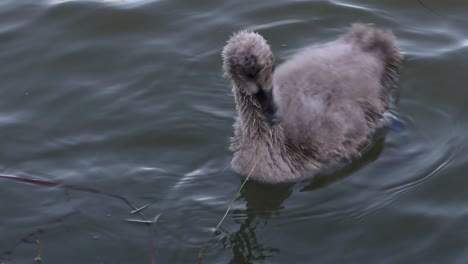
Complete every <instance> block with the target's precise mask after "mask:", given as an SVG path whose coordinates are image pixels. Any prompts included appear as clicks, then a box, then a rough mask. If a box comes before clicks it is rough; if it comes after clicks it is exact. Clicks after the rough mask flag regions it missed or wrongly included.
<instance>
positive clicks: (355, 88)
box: [273, 24, 400, 162]
mask: <svg viewBox="0 0 468 264" xmlns="http://www.w3.org/2000/svg"><path fill="white" fill-rule="evenodd" d="M399 63H400V56H399V53H398V50H397V49H396V47H395V45H394V37H393V35H391V34H388V33H385V32H383V31H380V30H376V29H373V28H370V27H367V26H364V25H361V24H358V25H354V26H353V29H352V30H351V32H350V33H348V34H347V35H345V36H343V37H341V38H340V39H338V40H337V41H334V42H330V43H327V44H324V45H321V46H314V47H310V48H307V49H304V50H302V51H300V52H299V53H297V54H296V55H294V56H293V57H292V58H291V59H290V60H288V61H286V62H285V63H284V64H282V65H281V66H279V67H278V69H277V71H276V72H275V77H274V91H273V93H274V98H275V101H276V104H277V106H278V112H279V114H280V116H281V119H282V121H281V125H282V126H283V128H284V130H285V133H286V136H287V137H288V138H289V139H290V140H291V141H292V142H295V143H297V144H300V145H301V146H303V147H304V148H306V149H310V150H312V151H314V152H316V154H317V155H318V156H320V157H321V158H322V159H323V161H324V162H326V161H327V160H328V161H330V162H332V161H335V160H337V159H341V158H343V157H345V158H350V157H351V156H353V155H354V154H356V152H357V151H358V150H359V149H360V148H362V147H363V146H364V145H366V144H367V143H368V139H369V136H370V135H371V133H372V132H373V130H374V129H375V127H376V126H377V123H378V121H379V119H380V117H381V116H382V114H383V113H384V111H385V110H386V109H387V107H388V104H389V100H390V99H389V93H390V90H391V88H392V87H393V85H394V81H395V80H396V73H397V71H398V66H399Z"/></svg>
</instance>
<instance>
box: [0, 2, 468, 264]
mask: <svg viewBox="0 0 468 264" xmlns="http://www.w3.org/2000/svg"><path fill="white" fill-rule="evenodd" d="M57 2H60V1H45V0H42V1H38V0H34V1H33V0H24V1H16V0H6V1H3V2H2V3H1V4H0V62H1V65H2V67H1V68H0V85H1V88H0V94H1V98H2V100H1V102H0V133H1V135H2V136H1V138H2V141H1V147H0V157H1V159H0V168H1V173H2V174H7V175H16V176H19V177H26V178H34V179H40V180H43V181H53V182H58V183H66V184H72V185H78V186H84V187H92V188H95V189H97V190H100V191H102V192H108V193H113V194H117V195H120V196H123V197H125V198H126V199H128V200H130V201H131V202H132V203H134V204H135V205H136V206H142V205H145V204H150V206H149V207H147V208H146V209H144V210H143V211H142V212H143V213H144V214H145V215H146V217H147V218H148V219H150V218H153V217H154V216H155V215H157V214H160V218H159V220H160V221H159V222H158V223H157V224H155V225H154V226H153V228H154V229H153V230H152V232H151V235H152V236H153V237H154V250H152V252H150V245H151V242H150V241H149V235H148V229H147V228H146V227H145V226H144V225H142V224H136V223H130V222H126V221H124V220H125V219H128V218H138V216H136V215H131V214H130V213H129V212H130V211H131V208H130V207H129V206H128V205H127V204H125V203H124V202H123V201H122V200H119V199H116V198H112V197H109V196H105V195H102V194H93V193H89V192H84V191H80V190H70V189H64V188H47V187H44V186H40V185H35V184H28V183H20V182H17V181H11V180H7V179H0V181H1V183H2V192H1V194H0V199H1V200H2V203H0V214H1V215H2V217H1V218H0V219H1V225H0V233H1V234H2V239H0V253H4V252H6V251H9V252H8V253H9V254H3V255H2V259H0V263H5V264H6V263H33V262H34V258H35V257H36V255H37V246H36V244H35V243H34V241H35V240H39V241H40V244H41V250H42V254H41V255H42V261H43V263H70V264H72V263H151V255H152V254H153V255H154V257H155V259H156V262H157V263H195V262H196V261H197V255H198V251H199V249H200V248H201V247H202V246H203V245H204V244H205V243H206V242H207V241H208V240H209V238H210V236H211V234H212V231H213V228H214V227H215V226H216V224H217V223H218V221H219V220H220V218H221V217H222V215H223V213H224V211H225V210H226V208H227V206H228V203H229V201H230V199H231V198H232V197H233V196H234V194H235V192H236V191H237V189H238V187H239V186H240V183H241V181H240V178H239V177H238V176H237V175H236V174H235V173H234V172H233V171H232V170H231V168H230V165H229V163H230V159H231V154H230V153H229V152H228V151H227V145H228V140H229V136H230V135H231V129H232V122H233V118H234V116H235V109H234V103H233V98H232V96H231V95H230V87H229V83H228V82H227V81H226V80H225V79H223V77H222V73H221V58H220V55H219V53H220V51H221V49H222V47H223V45H224V43H225V41H226V40H227V38H228V37H229V35H230V34H231V33H232V32H233V31H236V30H240V29H245V28H248V29H255V30H258V31H259V32H260V33H261V34H262V35H264V36H265V38H266V39H267V40H268V41H269V42H270V43H271V46H272V49H273V51H274V53H275V55H276V57H277V60H278V61H279V62H281V61H284V60H285V59H286V58H287V57H288V56H289V55H290V54H292V53H293V52H295V51H296V50H297V49H299V48H301V47H303V46H306V45H308V44H312V43H317V42H325V41H328V40H332V39H334V38H335V37H336V36H337V35H339V34H342V33H344V32H346V31H347V30H348V29H349V25H350V24H351V23H352V22H356V21H361V22H366V23H374V24H376V25H377V26H379V27H382V28H385V29H388V30H391V31H393V32H394V34H395V35H397V36H398V46H399V47H400V48H401V50H402V51H403V53H404V55H405V57H406V60H405V62H404V67H403V68H402V74H401V80H400V83H399V88H398V91H397V93H396V94H395V97H396V102H395V105H394V107H392V109H391V111H390V112H391V114H392V116H393V117H394V118H393V119H394V121H395V122H392V124H391V125H390V126H389V127H387V128H385V129H383V130H382V131H380V132H379V133H378V134H377V135H376V138H375V143H374V145H373V146H372V147H371V148H370V149H369V151H368V152H366V153H365V154H364V156H363V157H362V158H361V159H359V160H357V161H355V162H353V163H352V164H350V165H349V166H347V167H345V168H343V169H341V170H339V171H336V172H334V173H332V174H331V175H327V176H324V177H320V178H319V179H317V180H314V181H308V182H302V183H298V184H295V185H287V186H264V185H259V184H255V183H248V184H247V185H246V187H245V188H244V190H243V191H242V193H241V197H240V199H239V200H238V201H237V202H236V203H235V204H234V206H233V209H232V211H231V214H229V215H228V217H227V219H226V220H225V222H224V224H223V226H222V234H219V235H217V236H215V237H214V239H213V240H211V241H210V242H209V243H208V245H207V247H206V253H205V256H204V263H465V262H466V259H468V253H467V251H466V245H468V229H467V228H466V227H465V226H466V223H467V221H468V206H466V201H467V200H468V194H467V192H466V191H465V186H467V185H468V178H467V177H466V171H467V169H468V165H467V161H468V143H467V139H468V134H467V133H466V131H467V128H468V118H467V116H468V105H467V104H466V103H465V101H466V98H468V89H467V88H466V87H467V85H466V83H467V82H468V75H467V74H466V73H467V72H468V33H467V30H466V29H467V28H468V17H467V16H466V14H467V13H468V3H466V1H461V0H459V1H455V0H453V1H445V2H442V1H436V0H423V1H422V4H421V3H420V2H418V1H401V0H400V1H378V2H375V3H374V2H373V3H369V1H362V0H360V1H358V0H352V1H351V0H333V1H318V0H317V1H285V0H284V1H279V0H276V1H254V2H252V1H246V0H229V1H223V2H219V1H210V0H201V1H196V2H190V1H178V0H173V1H168V0H159V1H115V2H113V1H101V2H100V1H94V2H93V1H64V2H60V3H57ZM38 230H41V231H42V232H38ZM29 234H33V235H30V236H28V235H29ZM25 238H26V239H25ZM22 239H23V240H22Z"/></svg>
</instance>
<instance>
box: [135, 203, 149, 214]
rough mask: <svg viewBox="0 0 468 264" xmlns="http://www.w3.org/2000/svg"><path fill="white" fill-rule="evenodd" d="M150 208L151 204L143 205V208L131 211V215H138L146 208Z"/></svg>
mask: <svg viewBox="0 0 468 264" xmlns="http://www.w3.org/2000/svg"><path fill="white" fill-rule="evenodd" d="M148 206H150V204H145V205H143V206H142V207H140V208H137V209H135V210H133V211H131V212H130V213H131V214H136V213H138V212H140V211H142V210H143V209H145V208H146V207H148Z"/></svg>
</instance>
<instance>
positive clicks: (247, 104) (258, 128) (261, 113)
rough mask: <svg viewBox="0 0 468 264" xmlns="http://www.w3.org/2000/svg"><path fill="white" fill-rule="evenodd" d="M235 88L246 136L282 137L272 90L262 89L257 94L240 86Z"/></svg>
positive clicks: (235, 96)
mask: <svg viewBox="0 0 468 264" xmlns="http://www.w3.org/2000/svg"><path fill="white" fill-rule="evenodd" d="M233 90H234V98H235V102H236V108H237V111H238V113H239V118H240V120H239V121H240V122H241V127H242V130H243V133H244V136H246V137H249V138H258V137H264V138H265V139H277V138H279V137H282V134H283V133H282V130H281V128H280V126H279V124H277V123H278V122H279V118H278V117H277V113H276V106H275V104H274V100H273V94H272V93H271V92H268V93H266V92H264V91H262V90H260V91H259V92H257V93H256V94H246V93H244V92H242V89H239V88H238V87H234V89H233Z"/></svg>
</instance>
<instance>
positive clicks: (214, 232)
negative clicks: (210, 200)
mask: <svg viewBox="0 0 468 264" xmlns="http://www.w3.org/2000/svg"><path fill="white" fill-rule="evenodd" d="M260 158H261V155H258V158H257V160H256V161H255V163H254V165H253V167H252V170H250V172H249V174H248V175H247V177H246V178H245V180H244V181H243V182H242V184H241V186H240V187H239V189H238V190H237V192H236V194H235V195H234V197H233V198H232V200H231V202H230V203H229V206H228V208H227V210H226V212H225V213H224V215H223V217H222V218H221V220H220V221H219V223H218V225H216V227H215V230H214V231H213V233H212V235H211V237H210V239H209V240H208V241H207V242H206V243H205V244H204V245H203V246H202V247H201V248H200V250H199V251H198V264H200V263H202V261H203V257H204V256H205V252H206V248H207V246H208V244H209V243H210V242H211V240H212V239H213V237H214V235H215V234H216V233H217V232H218V231H219V228H220V227H221V224H222V223H223V222H224V219H226V216H227V215H228V214H229V211H231V207H232V205H233V204H234V202H235V201H236V200H237V198H238V197H239V194H240V192H241V191H242V188H244V185H245V184H246V183H247V181H248V180H249V178H250V175H252V173H253V171H254V170H255V168H256V167H257V164H258V162H259V161H260Z"/></svg>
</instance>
